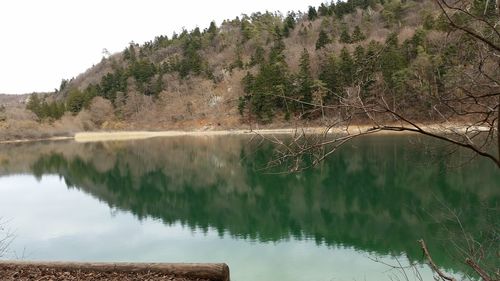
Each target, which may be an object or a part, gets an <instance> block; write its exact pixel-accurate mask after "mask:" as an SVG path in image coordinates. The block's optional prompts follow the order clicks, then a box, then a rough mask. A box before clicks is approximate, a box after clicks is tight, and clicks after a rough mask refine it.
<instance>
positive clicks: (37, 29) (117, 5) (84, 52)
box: [0, 0, 324, 94]
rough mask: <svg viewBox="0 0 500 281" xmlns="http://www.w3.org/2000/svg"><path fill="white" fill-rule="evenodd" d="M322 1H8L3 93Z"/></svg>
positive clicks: (36, 87)
mask: <svg viewBox="0 0 500 281" xmlns="http://www.w3.org/2000/svg"><path fill="white" fill-rule="evenodd" d="M321 2H324V1H321V0H280V1H274V0H273V1H271V0H244V1H242V0H212V1H194V0H191V1H166V0H164V1H161V0H141V1H139V0H43V1H41V0H1V1H0V93H6V94H22V93H30V92H33V91H51V90H53V89H54V88H57V87H59V83H60V82H61V79H62V78H71V77H74V76H77V75H78V74H80V73H81V72H83V71H85V70H86V69H87V68H89V67H91V66H92V65H93V64H95V63H98V62H99V61H100V59H101V58H102V50H103V49H104V48H106V49H108V50H109V51H110V52H111V53H114V52H118V51H121V50H123V49H124V48H125V47H126V46H127V44H128V43H129V42H130V41H132V40H133V41H135V42H137V43H143V42H145V41H148V40H152V39H154V37H155V36H157V35H162V34H165V35H168V36H170V35H171V34H172V32H173V31H177V32H179V31H180V30H181V29H182V28H183V27H185V28H186V29H188V30H191V29H193V28H194V27H196V26H199V27H200V28H202V29H203V28H206V27H208V25H209V24H210V21H212V20H215V21H216V22H217V24H218V25H219V24H220V23H221V22H222V21H223V20H224V19H233V18H235V17H236V16H238V15H240V14H242V13H246V14H250V13H252V12H256V11H266V10H268V11H282V12H283V13H285V12H287V11H289V10H301V11H306V9H307V7H308V6H309V5H313V6H318V5H319V4H320V3H321Z"/></svg>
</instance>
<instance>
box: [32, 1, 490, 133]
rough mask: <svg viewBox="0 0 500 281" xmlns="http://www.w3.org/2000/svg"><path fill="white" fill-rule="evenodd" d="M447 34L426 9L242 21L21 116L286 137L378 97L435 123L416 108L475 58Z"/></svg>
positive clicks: (358, 8)
mask: <svg viewBox="0 0 500 281" xmlns="http://www.w3.org/2000/svg"><path fill="white" fill-rule="evenodd" d="M490 2H491V3H490V6H489V7H486V9H485V3H486V1H482V0H477V1H474V3H473V4H472V6H471V7H470V12H471V13H477V14H478V15H482V16H485V17H487V16H488V15H489V14H492V15H493V14H494V13H495V6H494V3H493V1H490ZM483 10H484V11H483ZM484 12H486V13H484ZM450 28H451V27H450V26H449V24H448V21H447V19H446V18H445V17H444V16H443V14H442V13H441V12H440V11H439V9H437V5H436V4H435V3H434V2H433V1H428V0H424V1H412V0H407V1H400V0H349V1H347V2H338V3H333V2H332V3H331V4H322V5H321V6H319V7H309V8H308V9H306V10H305V12H300V11H296V12H288V13H287V14H281V13H273V12H265V13H254V14H251V15H240V16H238V17H236V18H235V19H232V20H225V21H224V22H222V23H221V24H220V25H219V26H218V25H217V24H216V23H215V22H212V23H211V25H210V26H209V27H206V28H202V27H200V28H195V29H194V30H182V31H180V32H179V33H174V34H172V35H169V36H167V35H160V36H158V37H156V38H154V40H151V41H149V42H145V43H144V44H142V45H139V44H136V43H134V42H131V43H130V45H129V46H126V47H125V48H124V50H123V51H122V52H120V53H116V54H111V55H109V56H105V57H103V59H102V61H101V62H100V63H99V64H97V65H95V66H93V67H91V68H89V69H88V70H87V71H85V72H84V73H82V74H81V75H79V76H78V77H75V78H72V79H68V80H63V81H62V83H61V85H60V87H59V89H57V90H56V91H55V93H54V94H49V95H33V96H32V97H31V99H30V101H29V102H28V103H27V105H26V107H27V109H29V110H31V111H32V112H33V113H34V115H36V116H33V119H34V120H36V121H37V122H41V123H54V122H55V123H58V122H59V123H61V122H62V123H64V124H66V125H68V124H73V125H74V124H78V125H74V126H73V125H72V126H73V128H75V130H78V128H80V129H84V130H89V129H100V128H104V129H133V128H142V129H163V128H184V129H190V128H217V127H220V128H235V127H244V126H247V125H248V124H250V123H252V124H259V125H260V126H293V125H294V124H297V123H300V124H326V123H332V122H335V121H336V120H337V119H339V118H341V116H342V115H343V114H344V112H343V110H342V107H335V108H334V107H329V106H330V105H339V104H341V103H342V101H343V100H345V99H349V98H354V97H360V99H361V100H362V101H364V100H370V99H371V98H373V97H374V96H375V95H379V94H383V95H384V97H385V98H386V99H384V102H386V103H387V104H390V106H391V107H392V108H394V109H398V110H402V111H404V112H405V113H406V114H407V115H408V116H411V117H412V118H416V119H418V120H421V121H433V118H434V117H433V114H432V113H431V111H432V109H433V108H435V107H436V104H433V103H432V101H431V99H427V98H425V97H432V96H438V95H441V94H443V93H445V92H447V91H454V89H455V88H456V87H457V85H462V84H463V83H465V80H464V79H463V78H462V75H463V74H464V73H466V72H467V70H468V69H472V68H474V67H475V63H476V60H475V59H476V57H477V56H479V55H477V54H475V53H474V50H475V48H476V46H475V42H474V41H473V40H472V39H471V38H470V37H466V36H464V35H463V34H456V33H453V32H450V31H451V29H450ZM462 86H463V85H462ZM317 105H324V106H325V107H318V106H317ZM61 118H62V119H63V120H62V121H57V120H58V119H61ZM356 118H357V119H356V121H357V122H360V123H362V122H363V118H364V117H363V116H358V117H356ZM64 120H65V121H64ZM68 120H70V121H68ZM75 120H76V121H75ZM63 121H64V122H63ZM60 126H61V127H64V125H60Z"/></svg>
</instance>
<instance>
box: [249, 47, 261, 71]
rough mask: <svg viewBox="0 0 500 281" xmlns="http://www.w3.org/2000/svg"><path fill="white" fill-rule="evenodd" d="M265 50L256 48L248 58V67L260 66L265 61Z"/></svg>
mask: <svg viewBox="0 0 500 281" xmlns="http://www.w3.org/2000/svg"><path fill="white" fill-rule="evenodd" d="M264 56H265V50H264V48H262V46H257V48H255V52H254V54H253V55H252V57H251V58H250V66H254V65H258V64H262V63H264V61H265V57H264Z"/></svg>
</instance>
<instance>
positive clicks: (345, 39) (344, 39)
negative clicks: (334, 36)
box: [339, 26, 352, 44]
mask: <svg viewBox="0 0 500 281" xmlns="http://www.w3.org/2000/svg"><path fill="white" fill-rule="evenodd" d="M339 41H340V43H344V44H351V43H352V39H351V35H349V31H348V30H347V27H345V26H344V27H343V28H342V32H341V33H340V38H339Z"/></svg>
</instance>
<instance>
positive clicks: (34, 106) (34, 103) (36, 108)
mask: <svg viewBox="0 0 500 281" xmlns="http://www.w3.org/2000/svg"><path fill="white" fill-rule="evenodd" d="M26 109H28V110H30V111H31V112H33V113H35V115H36V116H37V117H39V118H40V116H41V110H42V104H41V101H40V98H39V97H38V95H37V94H36V93H33V94H31V96H30V98H29V100H28V103H27V104H26Z"/></svg>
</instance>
